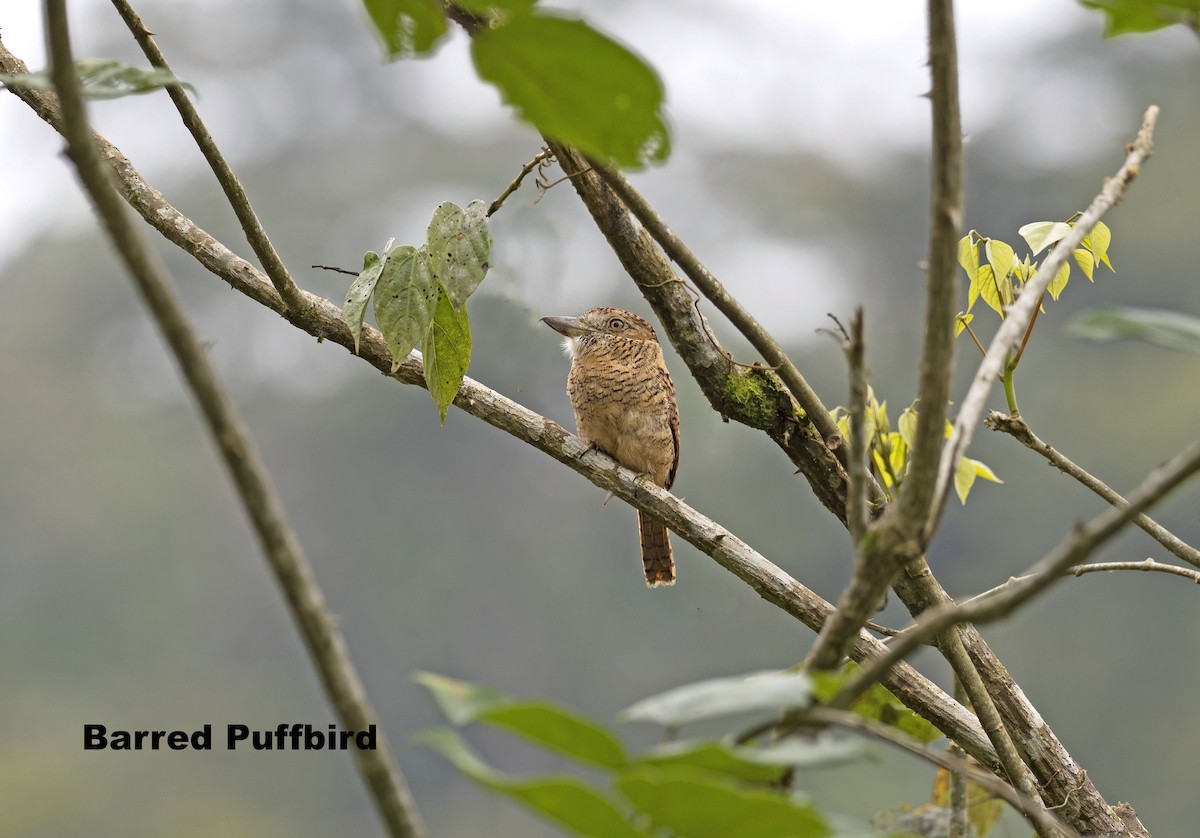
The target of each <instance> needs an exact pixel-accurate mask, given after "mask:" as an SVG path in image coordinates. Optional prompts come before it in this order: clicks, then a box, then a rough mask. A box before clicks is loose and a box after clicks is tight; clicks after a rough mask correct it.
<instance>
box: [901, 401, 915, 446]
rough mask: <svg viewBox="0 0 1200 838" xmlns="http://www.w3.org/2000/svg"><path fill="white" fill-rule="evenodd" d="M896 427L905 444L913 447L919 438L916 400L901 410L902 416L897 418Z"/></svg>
mask: <svg viewBox="0 0 1200 838" xmlns="http://www.w3.org/2000/svg"><path fill="white" fill-rule="evenodd" d="M896 428H897V429H898V430H899V431H900V438H901V439H902V440H904V444H905V445H907V446H908V447H909V448H912V447H913V445H914V444H915V443H916V439H917V403H916V402H913V403H912V404H910V405H909V406H908V407H906V408H904V410H902V411H900V418H899V419H897V420H896Z"/></svg>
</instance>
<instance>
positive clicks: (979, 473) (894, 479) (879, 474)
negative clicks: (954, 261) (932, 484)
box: [830, 239, 1004, 504]
mask: <svg viewBox="0 0 1200 838" xmlns="http://www.w3.org/2000/svg"><path fill="white" fill-rule="evenodd" d="M964 241H966V239H964ZM959 255H960V261H961V259H962V257H963V253H962V251H961V249H960V251H959ZM999 258H1001V259H1002V258H1003V251H1000V257H999ZM990 269H991V266H989V265H984V266H983V267H982V268H981V269H980V270H981V271H982V270H990ZM972 317H973V315H970V314H960V315H959V321H958V322H959V325H958V330H959V331H961V330H962V329H963V328H965V327H966V326H967V324H968V323H970V321H971V318H972ZM916 404H917V403H916V402H913V403H912V404H910V405H909V406H908V407H906V408H904V410H903V411H901V413H900V417H899V419H898V420H897V422H896V427H897V430H895V431H893V430H891V420H889V419H888V412H887V402H886V401H884V402H880V401H878V400H877V399H876V398H875V391H874V389H873V388H868V390H867V405H866V416H865V417H864V419H865V421H864V424H865V426H866V435H867V456H868V461H869V462H870V464H871V469H872V471H873V472H874V474H875V476H876V478H877V479H878V480H879V482H880V484H881V485H882V486H883V490H884V492H885V493H886V494H887V495H888V497H889V498H890V499H894V498H895V496H896V494H897V493H898V492H899V490H900V487H901V486H902V485H903V484H904V478H905V476H906V475H907V474H908V460H909V456H910V452H911V451H912V447H913V441H914V439H915V438H916V431H917V409H916ZM830 415H831V416H832V417H833V420H834V421H835V422H836V423H837V426H838V430H839V431H840V432H841V434H842V436H844V437H845V438H846V439H849V438H850V411H849V410H848V409H847V408H845V407H843V406H841V405H839V406H837V407H835V408H834V409H833V410H832V411H831V412H830ZM952 427H953V426H952V425H950V423H949V422H947V423H946V436H947V437H949V436H950V432H951V430H952ZM977 477H982V478H984V479H985V480H990V481H992V482H993V483H1003V482H1004V481H1003V480H1001V479H1000V478H999V477H997V476H996V474H995V472H993V471H992V470H991V469H990V468H988V467H987V466H986V465H984V464H983V463H981V462H980V461H979V460H972V459H971V458H969V457H963V458H962V459H961V460H959V464H958V471H957V472H956V474H955V480H954V488H955V491H956V492H957V494H958V499H959V500H960V501H961V502H962V503H964V504H965V503H966V502H967V495H968V494H969V493H970V491H971V487H972V486H973V485H974V484H975V478H977Z"/></svg>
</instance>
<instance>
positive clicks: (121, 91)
mask: <svg viewBox="0 0 1200 838" xmlns="http://www.w3.org/2000/svg"><path fill="white" fill-rule="evenodd" d="M75 72H76V73H78V74H79V81H80V83H81V84H82V85H83V95H84V96H86V97H87V98H89V99H116V98H118V97H120V96H131V95H134V94H137V93H149V92H151V91H153V90H159V89H160V88H163V87H166V86H167V85H170V84H178V85H180V86H182V87H185V88H187V89H188V90H190V91H192V92H193V93H195V91H196V89H195V88H194V87H192V86H191V85H190V84H188V83H187V82H185V81H180V80H179V79H178V78H177V77H176V76H175V75H174V74H173V73H170V72H168V71H167V70H159V69H156V68H152V67H133V66H130V65H129V64H122V63H121V62H119V61H108V60H105V59H101V58H84V59H80V60H79V61H76V62H75ZM0 85H3V86H5V87H9V88H13V89H18V88H23V89H25V90H53V89H54V84H53V83H52V82H51V81H50V71H49V70H41V71H39V72H37V73H20V74H9V73H0Z"/></svg>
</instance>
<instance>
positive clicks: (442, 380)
mask: <svg viewBox="0 0 1200 838" xmlns="http://www.w3.org/2000/svg"><path fill="white" fill-rule="evenodd" d="M421 354H422V355H424V357H425V384H426V386H428V387H429V393H430V395H432V396H433V401H434V402H435V403H436V404H437V407H438V414H439V415H440V417H441V420H442V424H445V422H446V411H448V410H449V409H450V403H451V402H453V401H454V397H455V396H457V395H458V390H459V388H460V387H462V381H463V376H464V375H466V373H467V364H468V363H470V361H471V329H470V326H469V324H468V323H467V307H466V306H463V307H462V308H461V309H459V310H458V311H455V310H454V303H452V302H451V301H450V295H449V294H447V293H446V290H445V289H444V288H442V287H441V286H440V285H439V286H436V302H435V303H434V306H433V322H432V323H431V324H430V327H429V331H428V332H426V334H425V342H424V343H423V344H422V346H421Z"/></svg>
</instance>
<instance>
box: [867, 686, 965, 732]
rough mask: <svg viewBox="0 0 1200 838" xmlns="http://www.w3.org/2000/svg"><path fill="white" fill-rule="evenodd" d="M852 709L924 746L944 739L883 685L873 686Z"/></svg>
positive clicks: (935, 729)
mask: <svg viewBox="0 0 1200 838" xmlns="http://www.w3.org/2000/svg"><path fill="white" fill-rule="evenodd" d="M850 709H851V711H853V712H855V713H858V714H859V715H860V716H865V717H867V718H868V719H874V720H875V721H877V722H882V723H883V724H885V725H887V726H888V727H894V728H896V729H897V730H899V731H902V732H904V733H907V734H908V735H909V736H911V737H912V738H913V739H916V740H917V741H918V742H921V743H923V744H928V743H930V742H933V741H934V740H936V739H940V738H941V737H942V734H941V731H939V730H938V729H937V728H936V727H934V726H933V725H931V724H930V723H929V722H927V721H925V719H923V718H921V717H920V716H918V715H917V714H916V713H914V712H913V711H912V710H909V709H908V708H907V707H905V706H904V705H903V704H901V703H900V699H898V698H896V696H894V695H892V694H891V693H890V692H888V691H887V688H886V687H884V686H883V685H882V684H874V685H872V686H871V688H870V689H869V690H867V691H866V692H865V693H863V694H862V695H861V696H859V698H858V700H857V701H855V702H854V705H853V706H852V707H851V708H850Z"/></svg>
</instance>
